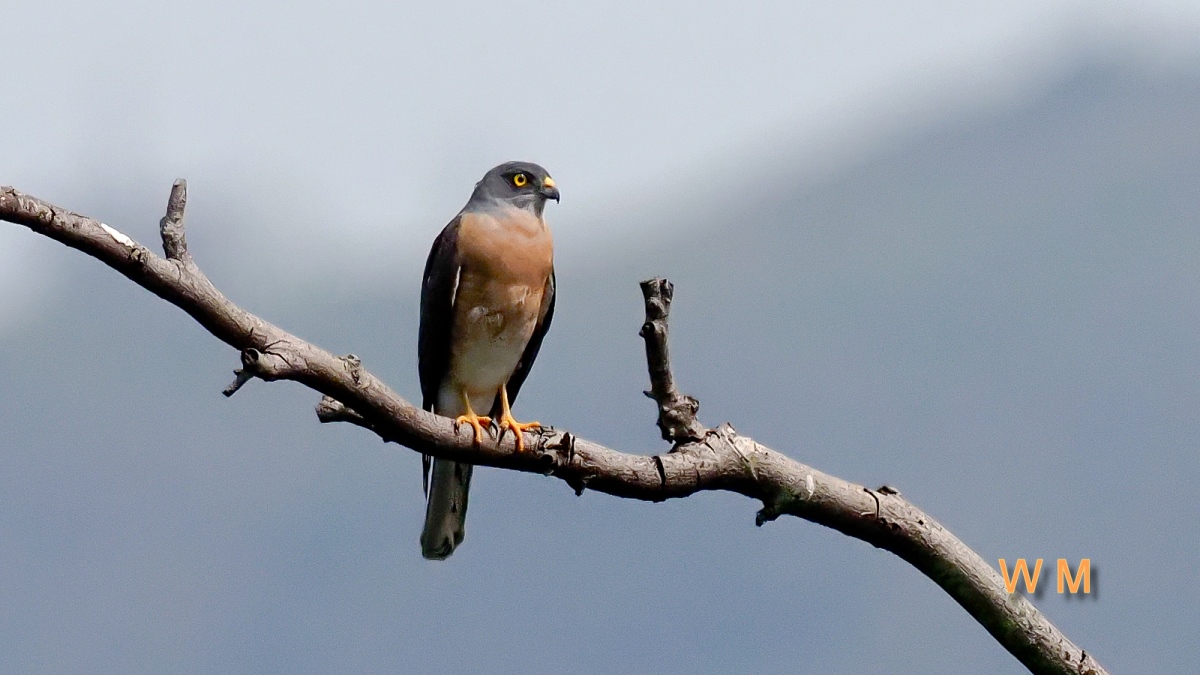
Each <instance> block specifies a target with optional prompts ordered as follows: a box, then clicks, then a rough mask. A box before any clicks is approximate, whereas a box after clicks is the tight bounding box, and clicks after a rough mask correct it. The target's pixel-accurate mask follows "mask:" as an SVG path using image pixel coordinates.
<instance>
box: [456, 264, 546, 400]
mask: <svg viewBox="0 0 1200 675" xmlns="http://www.w3.org/2000/svg"><path fill="white" fill-rule="evenodd" d="M509 300H510V302H508V303H503V305H502V308H498V307H496V306H495V304H493V305H490V306H489V305H476V306H474V307H471V308H470V309H468V310H467V311H466V312H465V313H464V314H463V315H462V316H463V319H464V320H462V321H460V322H458V323H457V324H456V326H455V328H457V329H459V331H460V333H459V334H460V335H462V337H461V338H459V339H457V340H455V345H454V349H452V350H451V354H450V372H449V375H450V376H449V377H447V378H446V381H445V382H444V383H443V384H442V387H441V389H440V390H439V392H438V412H439V413H441V414H443V415H461V414H463V413H465V412H466V411H465V410H462V408H463V405H462V395H463V393H465V394H466V395H467V396H468V397H469V398H470V400H471V408H472V409H473V410H474V412H475V413H476V414H479V415H486V414H487V413H488V411H490V410H491V409H492V402H493V401H495V399H496V394H497V393H498V392H499V391H500V387H502V386H504V384H505V383H506V382H508V380H509V378H511V377H512V374H513V371H514V370H516V369H517V364H518V363H519V362H520V360H521V356H522V355H524V353H525V347H526V346H527V345H528V344H529V338H530V336H532V335H533V330H534V327H535V325H536V324H537V311H536V307H537V306H538V305H540V303H541V293H540V292H539V293H529V292H526V291H524V289H518V288H511V287H510V295H509ZM530 301H534V302H536V303H537V304H533V303H531V302H530ZM530 305H532V306H530Z"/></svg>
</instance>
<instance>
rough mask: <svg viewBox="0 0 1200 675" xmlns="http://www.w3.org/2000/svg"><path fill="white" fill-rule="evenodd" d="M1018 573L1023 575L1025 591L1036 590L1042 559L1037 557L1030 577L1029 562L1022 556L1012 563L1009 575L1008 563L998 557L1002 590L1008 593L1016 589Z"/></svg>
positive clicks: (1040, 574) (1040, 573)
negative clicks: (1002, 579) (1011, 571)
mask: <svg viewBox="0 0 1200 675" xmlns="http://www.w3.org/2000/svg"><path fill="white" fill-rule="evenodd" d="M1018 574H1019V575H1021V576H1022V577H1025V592H1026V593H1033V592H1034V591H1036V590H1037V585H1038V577H1040V576H1042V559H1041V558H1038V559H1037V563H1036V564H1034V566H1033V577H1032V578H1030V576H1029V563H1027V562H1025V559H1024V558H1017V564H1016V565H1013V573H1012V576H1011V577H1010V576H1008V563H1007V562H1006V561H1005V560H1004V558H1001V559H1000V576H1002V577H1004V590H1005V591H1006V592H1008V593H1009V594H1012V593H1014V592H1015V591H1016V590H1017V575H1018ZM1060 583H1061V582H1060Z"/></svg>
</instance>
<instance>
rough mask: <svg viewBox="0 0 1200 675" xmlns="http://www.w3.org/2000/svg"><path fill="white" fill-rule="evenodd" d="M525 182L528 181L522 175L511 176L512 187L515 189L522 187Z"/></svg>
mask: <svg viewBox="0 0 1200 675" xmlns="http://www.w3.org/2000/svg"><path fill="white" fill-rule="evenodd" d="M527 182H529V179H528V178H526V177H525V174H523V173H519V174H517V175H515V176H513V185H516V186H517V187H523V186H524V185H525V183H527Z"/></svg>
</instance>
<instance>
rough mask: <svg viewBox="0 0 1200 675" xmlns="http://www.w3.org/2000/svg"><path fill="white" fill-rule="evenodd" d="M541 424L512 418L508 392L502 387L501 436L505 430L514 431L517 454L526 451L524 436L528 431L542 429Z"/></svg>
mask: <svg viewBox="0 0 1200 675" xmlns="http://www.w3.org/2000/svg"><path fill="white" fill-rule="evenodd" d="M541 428H542V423H541V422H518V421H517V420H516V419H514V418H513V416H512V409H511V408H509V407H508V392H507V391H506V390H505V389H504V387H500V435H501V437H503V436H504V430H505V429H512V431H513V435H514V436H515V437H516V439H517V452H524V451H525V437H524V436H523V435H522V434H524V433H525V431H526V430H528V429H541Z"/></svg>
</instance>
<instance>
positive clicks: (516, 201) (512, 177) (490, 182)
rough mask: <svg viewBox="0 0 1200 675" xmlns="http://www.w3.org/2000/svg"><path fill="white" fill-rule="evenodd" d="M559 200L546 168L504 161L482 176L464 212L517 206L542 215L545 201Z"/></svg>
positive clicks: (527, 163) (526, 163) (552, 180)
mask: <svg viewBox="0 0 1200 675" xmlns="http://www.w3.org/2000/svg"><path fill="white" fill-rule="evenodd" d="M548 199H553V200H554V201H558V188H557V187H556V186H555V185H554V179H553V178H551V177H550V174H549V173H547V172H546V170H545V169H543V168H542V167H540V166H538V165H537V164H534V163H533V162H505V163H504V164H501V165H500V166H497V167H495V168H493V169H492V170H491V171H488V172H487V173H486V174H484V175H483V178H482V179H480V181H479V182H478V183H476V184H475V191H474V192H472V193H471V199H470V200H469V201H468V202H467V206H466V207H465V208H464V209H463V210H464V211H474V210H487V209H489V208H495V207H496V206H502V205H507V206H515V207H517V208H519V209H527V210H529V211H533V212H534V213H535V214H537V216H538V217H539V218H540V217H541V215H542V209H544V208H545V207H546V200H548Z"/></svg>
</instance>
